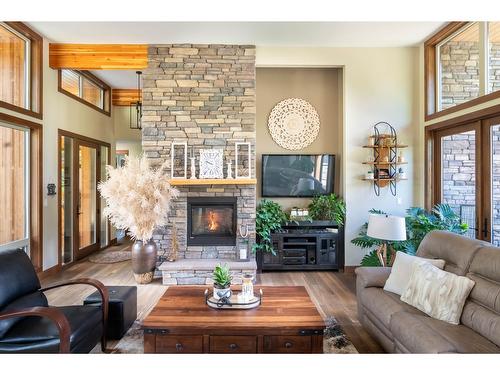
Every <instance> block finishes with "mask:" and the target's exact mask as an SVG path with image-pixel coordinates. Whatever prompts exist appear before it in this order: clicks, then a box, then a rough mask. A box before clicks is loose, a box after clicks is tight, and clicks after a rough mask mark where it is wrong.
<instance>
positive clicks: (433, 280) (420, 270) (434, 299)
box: [401, 262, 474, 324]
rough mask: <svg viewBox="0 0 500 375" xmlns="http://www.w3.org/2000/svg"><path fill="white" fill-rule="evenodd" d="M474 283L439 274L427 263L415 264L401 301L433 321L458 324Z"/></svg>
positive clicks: (451, 274) (435, 268) (436, 269)
mask: <svg viewBox="0 0 500 375" xmlns="http://www.w3.org/2000/svg"><path fill="white" fill-rule="evenodd" d="M473 286H474V281H472V280H471V279H469V278H467V277H465V276H458V275H455V274H454V273H451V272H446V271H443V270H440V269H439V268H437V267H435V266H433V265H432V264H430V263H427V262H417V263H415V264H414V265H413V267H412V275H411V278H410V282H409V283H408V285H407V287H406V290H405V291H404V292H403V294H402V295H401V301H403V302H406V303H408V304H410V305H412V306H414V307H416V308H417V309H419V310H421V311H423V312H424V313H426V314H427V315H430V316H432V317H433V318H436V319H440V320H444V321H445V322H448V323H452V324H458V323H460V317H461V316H462V310H463V308H464V305H465V300H466V299H467V297H468V296H469V294H470V291H471V290H472V287H473Z"/></svg>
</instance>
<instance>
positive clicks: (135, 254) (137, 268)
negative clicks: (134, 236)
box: [132, 240, 158, 284]
mask: <svg viewBox="0 0 500 375" xmlns="http://www.w3.org/2000/svg"><path fill="white" fill-rule="evenodd" d="M157 254H158V248H157V247H156V244H155V242H154V241H153V240H149V241H148V242H147V243H146V244H144V242H143V241H135V242H134V245H133V246H132V271H133V272H134V277H135V281H137V283H139V284H149V283H150V282H151V281H153V276H154V272H155V268H156V257H157Z"/></svg>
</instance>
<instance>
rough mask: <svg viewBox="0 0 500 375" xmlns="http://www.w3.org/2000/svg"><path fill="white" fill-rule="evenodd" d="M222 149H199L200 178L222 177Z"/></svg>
mask: <svg viewBox="0 0 500 375" xmlns="http://www.w3.org/2000/svg"><path fill="white" fill-rule="evenodd" d="M222 159H223V151H222V149H217V148H214V149H205V150H200V173H199V175H200V178H224V171H223V165H222V164H223V160H222Z"/></svg>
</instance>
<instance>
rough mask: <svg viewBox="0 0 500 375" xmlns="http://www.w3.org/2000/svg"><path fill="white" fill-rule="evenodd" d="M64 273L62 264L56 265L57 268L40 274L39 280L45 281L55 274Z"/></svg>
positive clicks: (48, 269) (53, 267) (54, 267)
mask: <svg viewBox="0 0 500 375" xmlns="http://www.w3.org/2000/svg"><path fill="white" fill-rule="evenodd" d="M61 271H62V267H61V265H60V264H56V265H55V266H52V267H50V268H47V269H46V270H45V271H42V272H39V273H38V278H39V279H40V280H41V281H43V280H45V279H46V278H47V277H50V276H54V275H55V274H57V273H59V272H61Z"/></svg>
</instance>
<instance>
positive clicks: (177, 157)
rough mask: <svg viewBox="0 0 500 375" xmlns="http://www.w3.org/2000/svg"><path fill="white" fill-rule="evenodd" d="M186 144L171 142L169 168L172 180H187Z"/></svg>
mask: <svg viewBox="0 0 500 375" xmlns="http://www.w3.org/2000/svg"><path fill="white" fill-rule="evenodd" d="M187 158H188V155H187V143H186V142H172V147H171V150H170V166H171V169H172V172H171V175H172V179H175V178H179V179H181V178H182V179H185V178H187Z"/></svg>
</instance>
